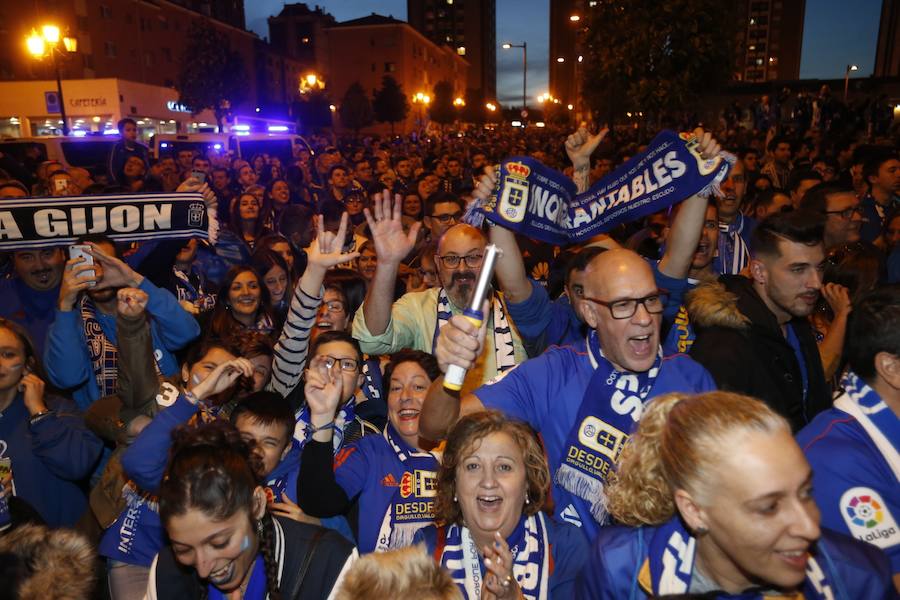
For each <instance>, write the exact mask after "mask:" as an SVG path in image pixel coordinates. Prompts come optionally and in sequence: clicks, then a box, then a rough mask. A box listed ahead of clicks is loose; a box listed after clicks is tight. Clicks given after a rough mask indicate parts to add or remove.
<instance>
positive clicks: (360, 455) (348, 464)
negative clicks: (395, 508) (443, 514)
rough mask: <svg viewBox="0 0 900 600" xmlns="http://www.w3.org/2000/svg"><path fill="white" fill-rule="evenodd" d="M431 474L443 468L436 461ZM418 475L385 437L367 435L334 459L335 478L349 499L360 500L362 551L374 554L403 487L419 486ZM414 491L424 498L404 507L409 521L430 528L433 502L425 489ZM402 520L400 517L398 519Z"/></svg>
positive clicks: (412, 493) (360, 546)
mask: <svg viewBox="0 0 900 600" xmlns="http://www.w3.org/2000/svg"><path fill="white" fill-rule="evenodd" d="M431 467H433V471H432V473H434V474H436V473H437V471H438V469H439V468H440V464H439V463H438V461H437V460H435V461H434V462H433V465H431ZM418 475H419V473H418V472H417V473H415V474H413V473H409V472H408V467H407V466H406V465H405V464H404V463H403V461H401V460H400V458H398V457H397V454H396V453H395V452H394V450H393V449H392V448H391V446H390V444H389V443H388V441H387V440H386V439H385V438H384V436H382V435H367V436H364V437H362V438H360V439H359V441H357V442H355V443H353V444H351V445H349V446H347V447H346V448H343V449H341V450H339V451H338V453H337V454H336V455H335V457H334V477H335V480H336V481H337V483H338V485H340V486H341V488H343V490H344V493H346V494H347V497H348V498H354V497H357V496H358V497H359V515H360V518H359V531H358V533H357V538H358V540H357V541H358V543H357V546H358V547H359V551H360V553H362V554H366V553H369V552H373V551H374V550H375V548H376V546H377V545H378V538H379V533H380V532H381V529H382V522H383V519H384V516H385V514H386V512H387V510H388V509H389V508H390V507H391V503H392V502H393V501H394V499H395V497H396V496H395V494H396V492H397V490H398V489H401V486H406V485H412V486H416V485H419V484H420V483H421V482H420V480H421V479H422V478H421V477H418ZM401 491H402V490H401ZM418 492H419V493H416V490H413V489H411V491H410V493H408V494H407V496H406V497H408V496H409V495H416V496H419V497H420V498H422V500H421V501H420V502H413V503H407V504H405V505H404V507H403V511H404V512H405V515H403V516H405V517H406V518H407V519H406V520H408V521H410V522H417V521H421V522H422V526H423V527H424V526H425V525H428V524H429V523H430V522H431V521H432V519H433V515H434V499H433V497H431V498H430V499H425V498H429V496H430V494H429V493H428V492H427V491H425V490H419V491H418ZM397 519H398V521H399V520H400V515H398V517H397Z"/></svg>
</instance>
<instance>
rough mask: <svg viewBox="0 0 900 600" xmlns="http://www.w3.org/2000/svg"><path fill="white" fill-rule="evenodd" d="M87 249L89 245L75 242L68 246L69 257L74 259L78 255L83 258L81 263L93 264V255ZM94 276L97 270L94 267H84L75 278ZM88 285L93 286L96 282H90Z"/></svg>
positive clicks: (93, 277) (90, 277) (92, 277)
mask: <svg viewBox="0 0 900 600" xmlns="http://www.w3.org/2000/svg"><path fill="white" fill-rule="evenodd" d="M88 250H90V246H88V245H87V244H75V245H74V246H69V258H70V259H72V260H74V259H76V258H78V257H81V258H83V259H84V262H83V263H81V264H82V265H93V264H94V257H93V256H91V255H90V254H88V252H87V251H88ZM96 276H97V272H96V271H95V270H94V269H85V270H83V271H81V272H80V273H79V274H78V275H77V277H76V278H77V279H95V278H96ZM89 285H90V287H94V286H95V285H97V282H96V281H94V282H91V283H90V284H89Z"/></svg>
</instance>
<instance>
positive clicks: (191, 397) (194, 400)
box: [184, 390, 200, 406]
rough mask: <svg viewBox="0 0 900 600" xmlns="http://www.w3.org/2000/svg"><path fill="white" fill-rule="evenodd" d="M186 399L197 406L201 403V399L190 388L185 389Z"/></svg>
mask: <svg viewBox="0 0 900 600" xmlns="http://www.w3.org/2000/svg"><path fill="white" fill-rule="evenodd" d="M184 399H185V400H187V401H188V402H190V403H191V404H193V405H194V406H197V405H199V404H200V399H199V398H197V396H195V395H194V392H189V391H188V390H184Z"/></svg>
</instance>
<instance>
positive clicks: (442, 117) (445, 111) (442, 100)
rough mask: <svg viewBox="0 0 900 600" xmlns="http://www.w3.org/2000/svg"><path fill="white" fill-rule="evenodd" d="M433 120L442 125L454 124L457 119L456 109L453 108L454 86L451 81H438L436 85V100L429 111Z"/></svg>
mask: <svg viewBox="0 0 900 600" xmlns="http://www.w3.org/2000/svg"><path fill="white" fill-rule="evenodd" d="M428 115H429V116H430V117H431V120H432V121H434V122H435V123H440V124H441V125H447V124H449V123H452V122H453V121H454V120H455V119H456V107H455V106H453V85H452V84H451V83H450V82H449V81H438V82H437V83H436V84H435V85H434V99H433V100H432V102H431V107H430V108H429V109H428Z"/></svg>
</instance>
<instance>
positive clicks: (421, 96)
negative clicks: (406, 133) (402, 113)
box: [412, 92, 431, 127]
mask: <svg viewBox="0 0 900 600" xmlns="http://www.w3.org/2000/svg"><path fill="white" fill-rule="evenodd" d="M412 101H413V104H416V105H418V107H419V127H421V126H422V123H423V122H424V115H423V112H424V109H423V107H426V108H427V107H428V105H429V104H431V96H429V95H428V94H425V93H423V92H416V94H415V96H413V100H412Z"/></svg>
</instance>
